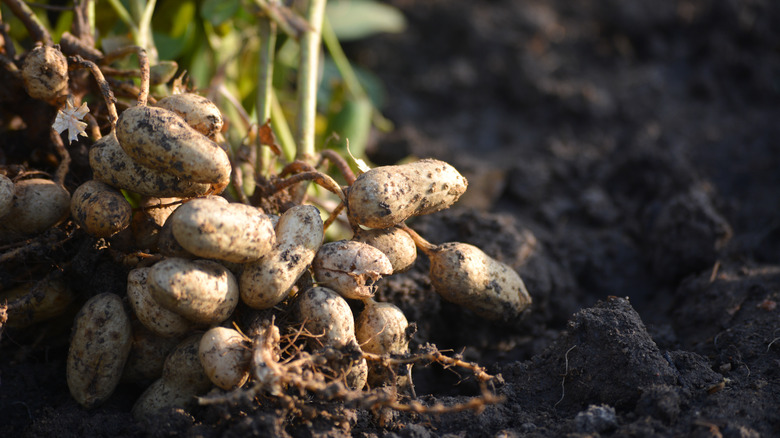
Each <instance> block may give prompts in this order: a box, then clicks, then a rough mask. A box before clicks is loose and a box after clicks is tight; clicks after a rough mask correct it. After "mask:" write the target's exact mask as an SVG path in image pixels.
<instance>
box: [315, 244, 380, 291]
mask: <svg viewBox="0 0 780 438" xmlns="http://www.w3.org/2000/svg"><path fill="white" fill-rule="evenodd" d="M312 269H313V270H314V276H315V277H316V278H317V281H318V282H319V283H320V284H322V285H323V286H326V287H329V288H331V289H333V290H335V291H336V292H338V293H340V294H341V295H342V296H343V297H345V298H350V299H363V298H367V297H371V296H373V295H374V292H375V290H376V285H375V283H376V282H377V281H379V279H380V278H382V276H384V275H390V274H392V273H393V266H392V264H390V260H388V258H387V256H386V255H385V254H384V253H383V252H382V251H380V250H378V249H376V248H374V247H373V246H371V245H369V244H367V243H363V242H355V241H352V240H340V241H338V242H329V243H326V244H324V245H322V247H320V250H319V251H317V256H316V257H314V261H313V262H312Z"/></svg>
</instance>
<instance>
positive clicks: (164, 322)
mask: <svg viewBox="0 0 780 438" xmlns="http://www.w3.org/2000/svg"><path fill="white" fill-rule="evenodd" d="M151 270H152V268H136V269H133V270H132V271H130V273H129V274H127V298H128V299H129V301H130V307H132V308H133V311H135V315H136V316H137V317H138V320H139V321H140V322H141V324H143V325H144V326H145V327H146V328H147V329H148V330H150V331H151V332H153V333H154V334H156V335H158V336H161V337H164V338H178V337H181V336H184V335H185V334H187V333H188V332H190V331H191V330H192V329H193V328H194V327H195V324H193V323H192V322H190V320H188V319H187V318H185V317H183V316H181V315H179V314H178V313H176V312H172V311H170V310H168V309H166V308H165V307H163V306H162V305H160V303H158V302H157V300H155V299H154V297H153V296H152V291H151V289H150V287H149V272H150V271H151Z"/></svg>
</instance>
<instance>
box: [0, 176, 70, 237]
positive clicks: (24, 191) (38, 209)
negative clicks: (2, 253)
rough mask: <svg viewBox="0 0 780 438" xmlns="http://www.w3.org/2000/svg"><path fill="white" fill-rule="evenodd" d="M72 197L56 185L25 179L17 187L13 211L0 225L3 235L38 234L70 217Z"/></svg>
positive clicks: (39, 180) (0, 232) (37, 179)
mask: <svg viewBox="0 0 780 438" xmlns="http://www.w3.org/2000/svg"><path fill="white" fill-rule="evenodd" d="M69 211H70V193H68V191H67V190H65V188H64V187H62V186H61V185H59V184H57V183H55V182H54V181H51V180H48V179H41V178H33V179H25V180H22V181H18V182H16V183H15V184H14V198H13V203H12V205H11V210H10V211H9V212H8V214H6V215H5V216H4V218H3V220H2V221H0V237H2V235H3V234H10V235H12V236H15V235H28V234H38V233H41V232H43V231H46V230H48V229H49V228H51V227H53V226H55V225H57V224H58V223H59V222H61V221H62V220H64V219H65V218H66V217H68V213H69Z"/></svg>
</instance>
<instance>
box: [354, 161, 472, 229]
mask: <svg viewBox="0 0 780 438" xmlns="http://www.w3.org/2000/svg"><path fill="white" fill-rule="evenodd" d="M467 186H468V182H467V181H466V178H464V177H463V176H462V175H461V174H460V173H459V172H458V171H457V170H456V169H455V168H454V167H452V166H451V165H449V164H447V163H445V162H443V161H439V160H434V159H425V160H420V161H416V162H414V163H408V164H399V165H395V166H381V167H376V168H373V169H371V170H369V171H368V172H365V173H363V174H362V175H360V176H359V177H358V178H357V179H356V180H355V182H354V183H353V184H352V185H351V186H350V187H349V190H348V193H347V205H348V207H349V210H348V211H349V216H350V218H352V219H353V220H355V221H357V223H359V224H361V225H365V226H367V227H370V228H389V227H392V226H394V225H397V224H399V223H401V222H403V221H405V220H406V219H408V218H410V217H412V216H420V215H425V214H430V213H434V212H437V211H439V210H444V209H445V208H448V207H449V206H451V205H452V204H454V203H455V201H457V200H458V198H460V196H461V195H462V194H463V193H464V192H465V191H466V187H467Z"/></svg>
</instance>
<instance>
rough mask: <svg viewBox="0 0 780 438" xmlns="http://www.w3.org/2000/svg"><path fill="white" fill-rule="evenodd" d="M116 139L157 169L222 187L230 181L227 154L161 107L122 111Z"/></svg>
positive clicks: (138, 158) (128, 152) (146, 163)
mask: <svg viewBox="0 0 780 438" xmlns="http://www.w3.org/2000/svg"><path fill="white" fill-rule="evenodd" d="M116 138H117V140H119V144H120V146H122V148H123V149H124V150H125V152H127V154H128V155H130V157H132V158H133V160H135V161H137V162H138V163H141V164H143V165H144V166H148V167H151V168H152V169H156V170H158V171H160V172H166V173H169V174H171V175H174V176H177V177H179V178H185V179H189V180H191V181H195V182H199V183H208V184H212V185H214V186H216V187H218V188H219V189H220V191H221V189H222V188H224V187H225V186H227V184H228V183H229V182H230V172H231V166H230V160H229V159H228V156H227V153H226V152H225V151H224V150H223V149H222V148H221V147H220V146H219V145H218V144H216V143H214V142H213V141H211V140H209V138H208V137H206V136H204V135H203V134H201V133H199V132H197V131H195V130H194V129H192V128H191V127H190V126H189V125H188V124H187V122H185V121H184V119H182V118H181V117H179V116H178V115H177V114H176V113H174V112H172V111H169V110H166V109H164V108H157V107H149V106H143V105H139V106H134V107H131V108H128V109H126V110H124V111H123V112H122V114H120V116H119V120H118V121H117V125H116Z"/></svg>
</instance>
